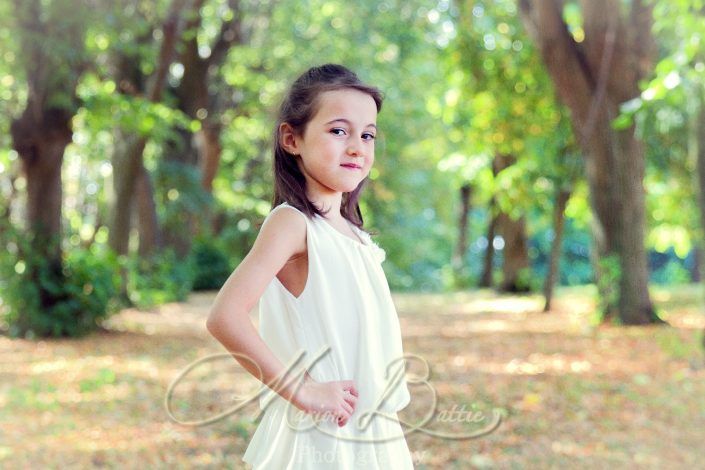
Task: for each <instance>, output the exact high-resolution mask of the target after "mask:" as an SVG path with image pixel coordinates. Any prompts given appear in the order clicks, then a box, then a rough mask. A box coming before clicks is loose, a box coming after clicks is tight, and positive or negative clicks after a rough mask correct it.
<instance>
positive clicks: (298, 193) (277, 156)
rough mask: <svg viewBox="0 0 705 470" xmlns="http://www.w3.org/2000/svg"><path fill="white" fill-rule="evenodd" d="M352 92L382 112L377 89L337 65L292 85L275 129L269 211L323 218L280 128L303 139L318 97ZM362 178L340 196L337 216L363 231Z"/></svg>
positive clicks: (320, 68)
mask: <svg viewBox="0 0 705 470" xmlns="http://www.w3.org/2000/svg"><path fill="white" fill-rule="evenodd" d="M345 88H353V89H356V90H359V91H362V92H364V93H367V94H368V95H370V96H371V97H372V99H374V101H375V104H376V105H377V112H379V111H380V110H381V109H382V101H383V99H384V97H383V94H382V92H381V91H380V90H379V89H377V88H376V87H373V86H370V85H366V84H364V83H363V82H361V81H360V79H359V78H358V77H357V75H356V74H355V73H354V72H352V71H351V70H349V69H347V68H346V67H343V66H342V65H338V64H325V65H321V66H318V67H311V68H310V69H308V70H307V71H306V72H304V73H303V74H302V75H301V76H300V77H299V78H297V79H296V81H294V83H293V84H292V85H291V88H290V89H289V92H288V93H287V94H286V96H285V97H284V100H283V101H282V103H281V105H280V107H279V114H278V116H277V119H276V125H275V127H274V136H273V137H274V142H273V143H274V162H273V163H274V199H273V201H272V208H274V207H276V206H278V205H279V204H281V203H282V202H286V203H288V204H290V205H292V206H294V207H296V208H297V209H299V210H301V211H302V212H303V213H305V214H306V215H308V216H309V217H313V215H314V214H318V215H320V216H323V214H325V213H327V211H325V212H324V211H323V208H320V209H319V208H318V207H316V205H315V204H313V203H312V202H311V201H309V199H308V198H307V197H306V178H305V177H304V175H303V173H301V170H300V169H299V166H298V165H297V161H296V157H295V156H293V155H292V154H290V153H289V152H287V151H286V150H285V149H284V148H283V147H282V145H281V141H280V137H281V135H280V132H279V127H280V125H281V124H282V123H284V122H286V123H288V124H289V125H290V126H291V127H292V128H293V130H294V132H295V133H296V134H297V135H303V134H304V132H305V131H306V125H307V124H308V123H309V121H310V120H311V119H312V118H313V117H314V115H315V114H316V111H317V110H318V97H319V95H320V94H321V93H323V92H325V91H333V90H340V89H345ZM367 180H368V177H365V179H363V180H362V181H361V182H360V184H358V185H357V187H356V188H355V189H354V190H352V191H350V192H349V193H343V198H342V201H341V204H340V213H341V215H342V216H343V217H345V218H346V219H348V220H349V221H350V222H351V223H353V224H355V225H356V226H357V227H360V228H362V224H363V220H362V213H361V212H360V206H359V203H358V201H359V198H360V192H361V191H362V188H363V187H364V186H365V184H366V183H367Z"/></svg>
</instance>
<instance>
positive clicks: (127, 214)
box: [108, 0, 185, 255]
mask: <svg viewBox="0 0 705 470" xmlns="http://www.w3.org/2000/svg"><path fill="white" fill-rule="evenodd" d="M184 3H185V0H174V1H173V2H172V4H171V7H170V11H169V15H168V17H167V19H166V20H165V22H164V25H163V28H162V29H163V32H164V33H163V39H162V45H161V48H160V52H159V59H158V63H157V69H156V71H155V73H154V76H153V77H152V82H151V85H150V87H149V89H148V92H147V98H148V99H149V100H150V101H153V102H158V101H160V100H161V95H162V91H163V89H164V85H165V82H166V76H167V72H168V70H169V67H170V66H171V63H172V61H173V58H174V52H175V45H176V41H177V38H178V36H179V34H180V31H181V29H180V22H181V21H180V17H181V9H182V8H183V6H184ZM125 140H126V142H127V143H126V145H125V147H124V151H122V152H116V154H115V155H114V159H113V181H114V183H113V184H114V189H115V210H114V211H113V221H112V225H111V227H110V233H109V238H108V243H109V244H110V247H111V248H112V249H113V250H115V251H116V252H117V253H118V254H120V255H126V254H127V253H128V248H129V237H130V228H131V227H130V218H131V215H132V200H133V197H134V194H135V186H136V181H137V178H138V176H139V172H140V170H141V168H142V167H143V165H144V164H143V161H142V156H143V152H144V147H145V145H146V143H147V137H145V136H132V137H131V138H127V139H125Z"/></svg>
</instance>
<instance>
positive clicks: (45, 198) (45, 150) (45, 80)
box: [10, 0, 89, 311]
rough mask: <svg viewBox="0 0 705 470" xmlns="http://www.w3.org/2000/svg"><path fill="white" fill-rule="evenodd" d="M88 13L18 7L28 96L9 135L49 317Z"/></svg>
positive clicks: (56, 6) (30, 261)
mask: <svg viewBox="0 0 705 470" xmlns="http://www.w3.org/2000/svg"><path fill="white" fill-rule="evenodd" d="M87 7H88V5H83V6H78V5H77V2H75V1H67V0H55V1H50V2H47V1H39V0H28V1H19V0H18V1H16V2H15V11H14V13H15V18H16V21H17V24H18V32H19V35H20V40H19V44H20V47H21V50H22V51H23V54H22V57H23V58H24V59H23V61H22V65H23V69H24V70H23V72H24V75H25V79H26V81H27V90H28V95H27V103H26V106H25V109H24V111H23V112H22V115H21V116H19V117H17V118H15V119H14V120H13V121H12V124H11V127H10V133H11V135H12V147H13V148H14V149H15V150H16V151H17V153H18V154H19V157H20V159H21V161H22V169H23V172H24V175H25V177H26V180H27V210H26V221H27V225H26V231H27V237H28V238H29V243H30V245H29V246H30V251H31V253H32V256H28V257H27V258H26V260H25V261H26V263H27V266H26V276H27V278H28V279H31V280H32V282H34V283H36V285H37V286H38V289H39V290H38V293H39V297H40V303H41V305H42V307H46V310H47V311H50V309H49V307H50V306H52V305H53V304H54V303H55V302H56V300H57V299H56V297H55V295H54V294H53V293H52V291H51V289H50V288H49V287H48V286H50V285H52V284H59V285H60V284H61V282H62V280H63V272H62V250H61V203H62V200H63V195H62V182H61V167H62V162H63V158H64V150H65V149H66V146H67V145H68V144H69V143H70V142H71V140H72V135H73V132H72V127H71V119H72V118H73V116H74V115H75V113H76V110H77V109H78V100H77V99H76V86H77V84H78V81H79V79H80V77H81V74H82V73H83V72H84V70H86V68H87V66H88V63H87V61H86V57H85V55H84V35H85V24H86V18H85V13H83V11H86V10H87V9H88V8H87ZM88 10H89V9H88ZM43 263H46V265H47V266H48V269H47V271H46V272H44V271H43V270H42V266H41V264H43ZM42 273H44V274H42ZM41 276H46V277H47V278H45V279H41Z"/></svg>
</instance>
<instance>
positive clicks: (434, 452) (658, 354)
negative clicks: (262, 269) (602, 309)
mask: <svg viewBox="0 0 705 470" xmlns="http://www.w3.org/2000/svg"><path fill="white" fill-rule="evenodd" d="M214 295H215V292H208V293H194V294H192V295H191V296H190V297H189V299H188V301H187V302H184V303H173V304H166V305H162V306H160V307H158V308H155V309H153V310H150V311H137V310H124V311H122V312H120V313H119V314H117V315H115V316H113V317H111V318H110V319H109V320H108V321H107V322H106V325H105V326H106V328H105V330H104V331H100V332H96V333H94V334H91V335H89V336H87V337H85V338H82V339H78V340H41V341H29V340H16V339H9V338H7V337H2V336H0V357H2V361H0V467H2V468H62V469H63V468H91V467H107V468H140V469H142V468H193V467H197V468H235V469H238V468H245V466H244V464H243V463H242V462H241V456H242V454H243V453H244V450H245V448H246V447H247V443H248V441H249V438H250V437H251V436H252V434H253V432H254V430H255V428H256V423H255V422H254V418H255V417H256V414H257V411H258V408H257V404H256V402H252V403H250V404H248V405H247V406H245V407H244V408H242V409H240V410H238V411H236V412H235V413H233V414H229V415H228V416H225V417H223V418H222V419H219V420H216V421H215V422H213V423H211V424H208V425H201V426H186V425H182V424H178V423H176V422H174V421H172V420H171V419H170V418H169V415H168V413H167V411H166V409H165V397H166V396H167V390H168V389H169V386H170V384H171V383H172V382H173V381H174V380H175V378H176V377H177V375H178V374H179V373H181V372H182V371H184V369H185V368H186V367H187V366H188V365H189V364H191V363H193V362H194V361H196V360H198V359H201V358H206V357H210V356H213V355H215V354H218V353H222V352H223V351H224V350H223V348H222V347H221V346H220V345H219V344H218V343H217V342H216V341H215V340H214V339H213V338H212V337H210V335H209V334H208V333H207V331H206V329H205V319H206V316H207V314H208V309H209V307H210V305H211V303H212V301H213V298H214ZM593 296H594V287H593V286H587V287H580V288H562V289H559V290H558V293H557V298H556V300H555V304H554V310H553V311H552V312H551V313H548V314H544V313H542V312H541V307H542V306H543V301H542V298H541V297H540V296H536V295H531V296H499V295H497V294H495V293H493V292H492V291H489V290H477V291H471V292H463V293H454V294H395V295H394V300H395V303H396V305H397V308H398V312H399V317H400V321H401V327H402V332H403V336H404V337H403V343H404V350H405V352H406V353H407V354H413V355H416V356H417V358H418V359H417V360H414V361H411V362H410V367H409V371H408V374H409V375H408V377H410V378H413V377H422V376H423V372H424V367H425V366H426V365H427V366H428V368H429V369H430V376H429V378H428V380H426V381H425V383H410V384H409V390H410V391H411V395H412V399H411V403H410V404H409V406H408V407H407V408H406V409H404V410H403V411H402V412H400V413H399V416H400V418H401V419H402V421H404V422H408V423H418V424H421V425H422V428H423V429H424V430H434V431H436V432H443V433H448V434H456V435H457V434H462V433H466V434H467V433H473V432H476V431H478V430H480V429H482V428H483V427H485V426H487V425H488V423H489V421H490V420H491V417H492V413H493V410H498V411H497V412H498V413H499V415H500V416H502V421H501V423H500V425H499V427H498V428H497V429H496V430H494V431H493V432H491V433H490V434H488V435H485V436H484V437H480V438H476V439H465V440H460V439H454V440H453V439H448V438H447V437H445V438H442V437H437V436H432V435H429V434H428V433H426V432H423V431H422V430H421V429H419V430H417V431H416V432H413V433H410V434H409V435H407V442H408V444H409V448H410V449H411V451H412V454H413V456H414V459H415V461H416V468H417V469H466V468H522V469H523V468H609V467H619V468H705V460H703V457H705V454H704V453H703V442H705V356H704V354H703V347H702V342H703V340H702V332H703V329H705V306H704V305H703V300H702V299H703V290H702V287H701V286H696V285H690V286H681V287H669V288H663V287H652V298H653V300H654V302H655V304H656V306H657V307H658V308H659V309H660V311H661V313H662V316H663V318H664V319H665V320H667V321H668V322H669V323H670V325H671V326H670V327H669V326H665V327H664V326H647V327H618V326H611V325H603V326H599V327H594V326H592V325H591V312H592V311H593V310H594V302H593ZM252 318H253V320H255V322H256V314H255V312H253V313H252ZM215 359H216V358H214V360H212V361H209V362H204V363H203V364H201V365H200V366H199V367H196V368H195V369H193V371H192V372H191V373H190V374H188V375H186V376H185V377H184V379H183V381H181V382H180V383H179V385H178V386H177V387H176V388H175V389H174V393H173V399H172V400H171V401H170V403H171V406H172V408H173V413H174V416H175V417H176V418H178V419H179V420H182V421H194V420H200V419H205V418H207V417H209V416H214V415H217V414H218V413H220V412H222V411H225V410H227V409H228V408H231V407H232V406H233V405H234V404H235V403H236V402H237V400H238V399H239V398H241V397H243V396H247V394H251V393H252V392H253V391H254V390H256V388H257V385H258V382H256V380H255V379H253V378H251V377H250V376H248V375H247V374H246V373H245V372H244V370H243V369H242V368H241V367H240V366H239V365H237V363H236V362H235V361H233V360H232V359H231V358H229V357H228V356H221V357H220V359H217V360H215ZM434 394H435V395H436V397H437V404H436V406H435V408H434V407H433V395H434ZM434 410H435V414H433V415H431V419H430V420H428V421H427V422H426V423H425V424H424V423H423V418H424V417H425V416H426V415H428V414H429V412H433V411H434Z"/></svg>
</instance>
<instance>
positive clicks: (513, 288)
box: [497, 213, 530, 292]
mask: <svg viewBox="0 0 705 470" xmlns="http://www.w3.org/2000/svg"><path fill="white" fill-rule="evenodd" d="M497 225H498V226H499V231H500V233H501V234H502V238H503V239H504V251H503V252H504V261H503V263H502V283H501V284H500V286H499V290H500V292H528V291H529V290H530V286H529V285H528V282H527V281H528V278H527V277H526V274H523V273H525V272H526V270H528V269H529V252H528V243H527V239H526V221H525V218H524V217H520V218H519V219H512V218H511V217H509V215H508V214H506V213H501V214H499V217H498V219H497Z"/></svg>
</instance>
